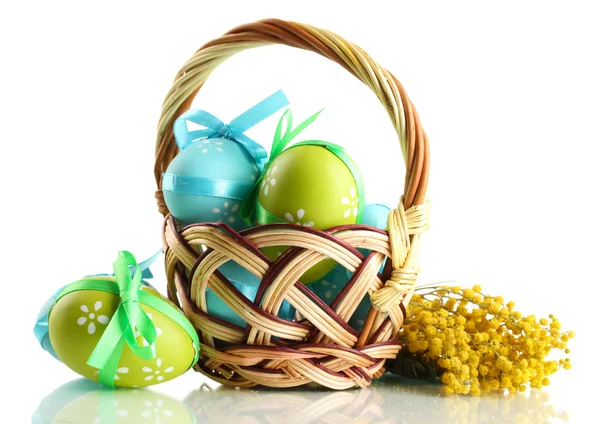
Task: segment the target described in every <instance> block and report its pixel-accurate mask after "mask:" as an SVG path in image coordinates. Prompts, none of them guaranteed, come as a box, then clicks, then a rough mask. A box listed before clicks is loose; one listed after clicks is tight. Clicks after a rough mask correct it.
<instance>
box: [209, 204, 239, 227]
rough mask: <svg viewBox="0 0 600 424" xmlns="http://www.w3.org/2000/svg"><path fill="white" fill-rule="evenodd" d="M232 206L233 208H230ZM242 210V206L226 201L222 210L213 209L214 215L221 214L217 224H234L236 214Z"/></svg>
mask: <svg viewBox="0 0 600 424" xmlns="http://www.w3.org/2000/svg"><path fill="white" fill-rule="evenodd" d="M230 206H231V208H230ZM239 209H240V204H239V203H235V202H231V203H230V202H229V201H225V202H223V207H222V208H213V210H212V211H213V213H215V214H219V219H218V220H217V222H225V223H228V224H233V223H234V222H235V220H236V212H237V211H238V210H239Z"/></svg>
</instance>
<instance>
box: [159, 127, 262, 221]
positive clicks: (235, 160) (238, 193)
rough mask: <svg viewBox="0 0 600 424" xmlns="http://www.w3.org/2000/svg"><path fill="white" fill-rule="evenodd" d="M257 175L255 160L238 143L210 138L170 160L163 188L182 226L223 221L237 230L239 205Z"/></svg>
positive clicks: (172, 211) (166, 200)
mask: <svg viewBox="0 0 600 424" xmlns="http://www.w3.org/2000/svg"><path fill="white" fill-rule="evenodd" d="M258 176H259V171H258V167H257V166H256V162H255V161H254V159H253V158H252V157H251V156H250V154H249V153H248V151H247V150H246V149H245V148H244V147H242V146H241V145H240V144H239V143H237V142H236V141H233V140H229V139H226V138H209V139H205V140H198V141H195V142H194V143H192V144H191V145H189V147H187V148H186V149H185V150H183V151H182V152H181V153H179V154H178V155H177V156H176V157H175V158H174V159H173V161H172V162H171V163H170V164H169V167H168V168H167V172H166V173H165V174H163V180H162V182H163V185H162V189H163V194H164V197H165V202H166V204H167V207H168V208H169V210H170V211H171V213H172V214H173V216H174V217H175V218H176V219H177V220H178V221H179V222H180V223H181V224H182V225H189V224H193V223H197V222H222V223H225V224H227V225H229V226H230V227H232V228H233V229H235V230H240V229H242V228H244V223H243V221H242V219H241V218H240V216H239V211H240V206H241V203H242V200H243V199H244V198H245V197H246V195H247V194H248V193H249V192H250V190H251V189H252V187H253V186H254V183H255V182H256V180H257V179H258Z"/></svg>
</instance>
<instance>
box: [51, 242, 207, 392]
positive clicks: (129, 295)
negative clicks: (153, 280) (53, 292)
mask: <svg viewBox="0 0 600 424" xmlns="http://www.w3.org/2000/svg"><path fill="white" fill-rule="evenodd" d="M113 269H114V271H115V273H114V279H115V280H116V281H112V279H110V280H107V279H106V278H105V277H99V276H90V277H86V278H84V279H82V280H79V281H76V282H74V283H72V284H69V285H68V286H66V287H65V288H64V289H62V290H61V292H60V293H59V294H58V295H57V297H56V301H55V304H56V302H58V301H59V299H61V298H62V297H63V296H66V295H68V294H69V293H73V292H77V291H80V290H98V291H104V292H107V293H113V294H116V295H118V296H119V297H120V298H121V299H120V302H119V306H118V307H117V310H116V311H115V313H114V314H113V316H112V317H111V319H110V322H109V323H108V325H107V327H106V330H104V333H103V334H102V337H100V340H98V343H97V344H96V347H95V349H94V351H93V352H92V354H91V355H90V357H89V359H88V361H87V364H88V365H90V366H92V367H94V368H97V369H98V370H99V373H98V381H99V382H100V383H103V384H106V385H107V386H111V387H114V379H115V374H116V371H117V367H118V365H119V360H120V359H121V354H122V353H123V348H124V347H125V344H127V345H128V346H129V348H130V349H131V351H132V352H133V353H134V354H135V355H136V356H138V357H139V358H141V359H144V360H153V359H156V327H155V326H154V324H153V322H152V321H151V320H150V317H148V315H147V314H146V313H145V312H144V310H143V309H142V307H141V306H140V305H141V304H143V305H146V306H148V307H150V308H152V309H156V310H157V311H158V312H160V313H162V314H163V315H165V316H166V317H167V318H169V319H170V320H171V321H173V322H174V323H175V324H176V325H178V326H179V327H181V328H182V329H183V330H184V331H185V332H186V333H187V334H188V336H189V337H190V339H191V340H192V345H193V347H194V351H195V355H194V359H193V360H192V362H191V364H190V367H191V366H192V365H193V364H195V363H196V362H197V361H198V356H199V354H200V341H199V339H198V334H197V333H196V330H195V329H194V327H193V326H192V324H191V323H190V322H189V320H188V319H187V318H186V317H185V316H184V315H183V314H182V313H181V311H179V310H178V309H176V308H175V307H174V306H172V305H170V304H169V303H168V302H166V301H165V300H164V299H162V298H161V297H160V296H155V295H154V294H152V293H149V292H145V291H143V290H142V288H143V287H144V286H145V285H144V283H143V282H142V271H141V269H140V266H139V265H138V263H137V261H136V260H135V257H134V256H133V255H132V254H131V253H129V252H126V251H122V252H119V255H118V256H117V260H116V261H115V262H114V263H113ZM140 335H141V336H142V337H143V338H144V339H146V341H147V342H148V346H140V345H138V343H137V341H136V338H137V337H139V336H140ZM136 336H137V337H136Z"/></svg>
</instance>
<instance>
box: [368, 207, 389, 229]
mask: <svg viewBox="0 0 600 424" xmlns="http://www.w3.org/2000/svg"><path fill="white" fill-rule="evenodd" d="M390 211H391V209H390V208H388V207H387V206H385V205H381V204H378V203H375V204H369V205H367V206H365V209H364V211H363V216H362V220H361V224H365V225H370V226H371V227H375V228H379V229H380V230H385V229H386V228H387V225H388V215H389V214H390Z"/></svg>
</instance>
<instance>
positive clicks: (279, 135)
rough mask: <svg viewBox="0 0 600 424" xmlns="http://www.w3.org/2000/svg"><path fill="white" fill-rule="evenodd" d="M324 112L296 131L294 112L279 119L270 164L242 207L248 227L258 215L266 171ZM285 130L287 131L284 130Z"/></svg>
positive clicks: (312, 117) (304, 123) (288, 110)
mask: <svg viewBox="0 0 600 424" xmlns="http://www.w3.org/2000/svg"><path fill="white" fill-rule="evenodd" d="M321 112H323V109H321V110H320V111H318V112H317V113H315V114H314V115H312V116H310V117H309V118H307V119H306V120H304V121H303V122H302V123H301V124H300V125H298V126H297V127H296V128H295V129H294V130H292V111H291V110H290V109H287V110H286V111H285V112H284V114H283V115H282V116H281V118H280V119H279V122H278V124H277V128H276V129H275V134H274V135H273V144H272V145H271V154H270V155H269V160H268V162H267V163H266V164H265V165H264V167H263V168H262V170H261V174H260V177H259V178H258V179H257V180H256V182H255V183H254V186H253V187H252V190H250V192H249V193H248V195H247V196H246V198H245V199H244V201H243V202H242V205H241V207H240V217H241V218H242V220H243V221H244V223H245V224H246V225H253V224H254V222H253V220H254V216H255V214H256V195H257V193H258V189H259V188H260V185H261V183H262V180H263V179H264V177H265V173H266V171H267V170H268V169H269V166H270V165H271V164H272V163H273V161H274V160H275V159H276V158H277V157H278V156H279V155H280V154H281V153H283V151H284V150H285V147H286V146H287V145H288V144H289V143H290V142H291V141H292V140H293V139H294V138H295V137H296V136H297V135H298V134H300V133H301V132H302V131H304V129H305V128H306V127H308V126H309V125H310V124H312V123H313V122H315V120H316V119H317V118H318V117H319V115H320V114H321ZM284 128H285V129H284Z"/></svg>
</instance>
